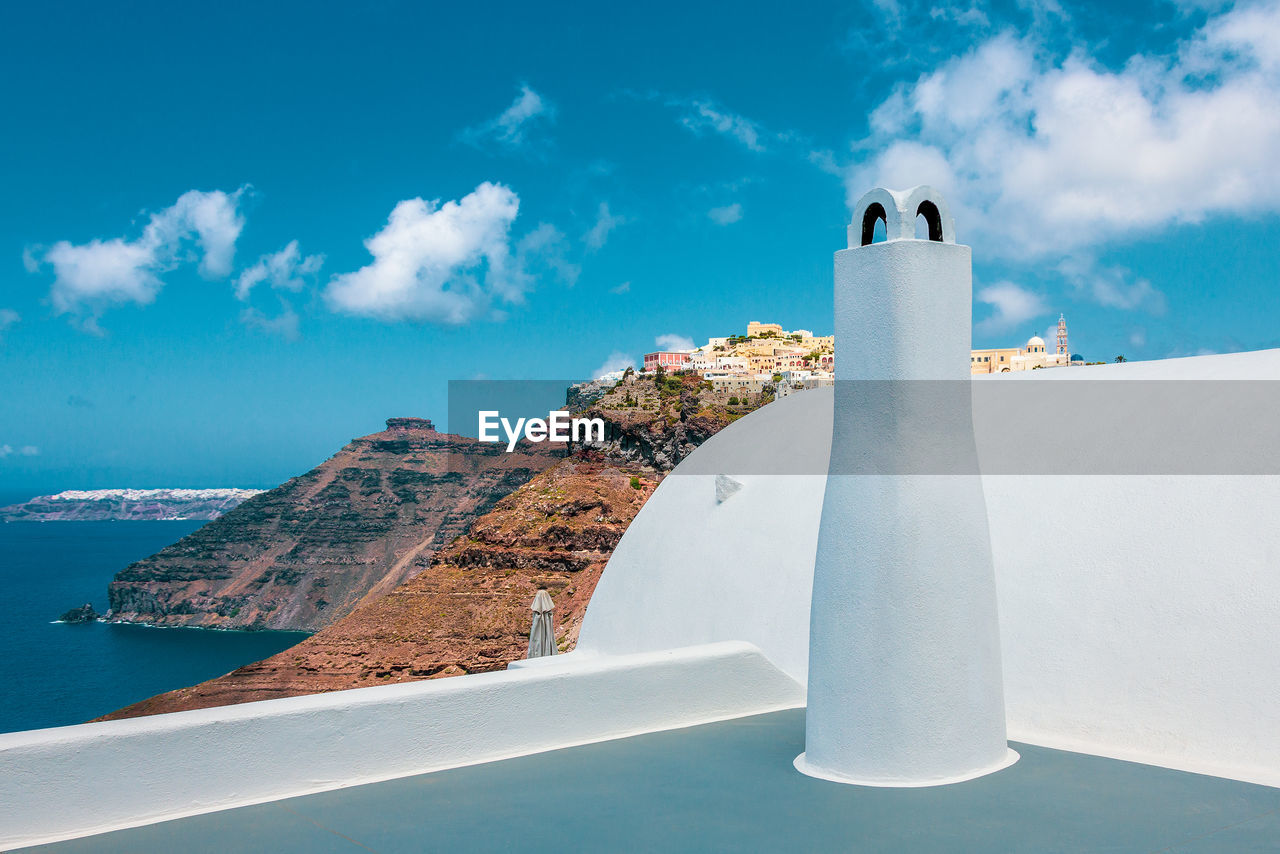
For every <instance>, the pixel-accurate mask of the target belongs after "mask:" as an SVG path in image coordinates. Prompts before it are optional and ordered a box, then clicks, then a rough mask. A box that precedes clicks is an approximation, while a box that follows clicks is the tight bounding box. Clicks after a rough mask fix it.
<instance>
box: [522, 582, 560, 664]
mask: <svg viewBox="0 0 1280 854" xmlns="http://www.w3.org/2000/svg"><path fill="white" fill-rule="evenodd" d="M530 607H531V608H532V609H533V627H532V628H531V629H529V655H528V657H529V658H541V657H542V656H544V655H555V654H556V633H555V621H554V620H553V619H552V618H551V613H552V611H553V610H554V609H555V606H554V605H553V604H551V594H549V593H547V591H545V590H539V591H538V593H537V595H536V596H534V597H533V604H532V605H531V606H530Z"/></svg>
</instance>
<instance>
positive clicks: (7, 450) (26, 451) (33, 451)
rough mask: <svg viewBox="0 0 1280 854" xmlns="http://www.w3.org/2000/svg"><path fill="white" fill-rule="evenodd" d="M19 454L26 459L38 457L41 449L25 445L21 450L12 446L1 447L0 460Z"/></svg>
mask: <svg viewBox="0 0 1280 854" xmlns="http://www.w3.org/2000/svg"><path fill="white" fill-rule="evenodd" d="M14 454H19V455H21V456H24V457H38V456H39V455H40V449H39V448H37V447H36V446H35V445H23V446H22V447H21V448H17V449H15V448H14V447H13V446H12V445H0V460H2V459H4V458H5V457H9V456H13V455H14Z"/></svg>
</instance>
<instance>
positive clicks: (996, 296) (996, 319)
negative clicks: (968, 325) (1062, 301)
mask: <svg viewBox="0 0 1280 854" xmlns="http://www.w3.org/2000/svg"><path fill="white" fill-rule="evenodd" d="M977 298H978V300H979V301H980V302H985V303H987V304H988V305H991V306H993V307H994V308H995V312H994V313H993V314H992V315H991V316H990V317H988V318H987V319H985V320H983V321H981V322H979V323H978V324H977V325H976V326H975V327H974V328H975V329H976V330H977V331H979V332H983V333H989V332H1004V331H1006V330H1009V329H1012V328H1014V327H1015V326H1019V325H1021V324H1023V323H1026V322H1027V321H1028V320H1031V319H1032V318H1034V317H1038V316H1039V315H1042V314H1044V313H1045V312H1046V311H1048V307H1047V306H1046V305H1045V302H1044V299H1043V298H1041V296H1040V295H1039V294H1036V293H1032V292H1031V291H1028V290H1026V289H1025V288H1022V287H1019V286H1018V285H1015V284H1014V283H1013V282H997V283H996V284H994V285H990V286H988V287H985V288H983V289H982V290H980V291H978V293H977Z"/></svg>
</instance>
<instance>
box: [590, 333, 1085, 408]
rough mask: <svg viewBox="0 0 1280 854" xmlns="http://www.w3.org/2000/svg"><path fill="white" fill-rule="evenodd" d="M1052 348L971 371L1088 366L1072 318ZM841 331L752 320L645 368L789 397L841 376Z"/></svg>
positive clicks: (1024, 350)
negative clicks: (1070, 331) (1074, 348)
mask: <svg viewBox="0 0 1280 854" xmlns="http://www.w3.org/2000/svg"><path fill="white" fill-rule="evenodd" d="M1055 332H1056V336H1055V337H1056V339H1057V340H1056V342H1055V346H1054V347H1053V349H1052V351H1050V350H1049V348H1048V346H1047V345H1046V344H1045V341H1044V339H1043V338H1041V337H1040V336H1038V335H1033V336H1032V337H1031V338H1030V339H1028V341H1027V343H1026V344H1025V345H1023V346H1021V347H997V348H991V349H982V350H973V351H971V352H970V354H969V367H970V373H973V374H994V373H1009V372H1011V371H1030V370H1037V369H1040V368H1058V367H1069V366H1071V365H1082V364H1084V360H1083V359H1082V358H1081V357H1080V356H1073V355H1070V350H1069V345H1068V343H1067V321H1066V318H1065V317H1064V316H1061V315H1060V316H1059V317H1058V324H1057V328H1056V330H1055ZM835 341H836V339H835V336H834V335H821V336H819V335H814V334H813V333H812V332H811V331H809V330H808V329H795V330H791V331H787V330H785V329H783V328H782V325H781V324H778V323H761V322H759V321H756V320H753V321H751V322H750V323H748V324H747V332H746V334H745V335H729V336H726V337H723V338H709V339H708V340H707V343H705V344H703V345H702V346H701V347H695V348H693V349H689V350H657V351H654V352H652V353H645V355H644V364H643V367H642V373H647V374H651V373H657V372H663V373H694V374H697V375H698V376H700V377H702V379H703V381H705V382H707V383H710V388H711V389H713V390H715V391H731V392H737V393H740V394H744V395H752V394H761V393H765V392H772V393H773V394H774V395H775V396H777V397H784V396H786V395H787V394H790V393H792V392H795V391H801V390H804V389H807V388H817V387H819V386H826V385H831V384H832V383H833V382H834V381H835V360H836V357H835ZM629 370H631V369H624V370H618V371H612V372H610V373H607V374H604V375H603V376H600V377H598V378H597V379H596V382H598V383H600V384H602V385H604V384H607V383H616V382H617V381H619V380H621V379H623V377H624V376H625V375H626V374H627V371H629Z"/></svg>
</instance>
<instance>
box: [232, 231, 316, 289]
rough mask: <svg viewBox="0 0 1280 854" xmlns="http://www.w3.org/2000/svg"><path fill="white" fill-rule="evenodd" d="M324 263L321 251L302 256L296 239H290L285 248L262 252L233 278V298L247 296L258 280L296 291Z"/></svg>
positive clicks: (274, 286)
mask: <svg viewBox="0 0 1280 854" xmlns="http://www.w3.org/2000/svg"><path fill="white" fill-rule="evenodd" d="M323 263H324V256H323V255H308V256H306V257H305V258H304V257H303V256H302V253H301V252H300V251H299V250H298V241H296V240H291V241H289V244H288V245H287V246H285V248H283V249H281V250H280V251H279V252H275V253H272V254H270V255H263V256H262V257H261V258H259V259H258V262H257V263H256V264H254V265H253V266H252V267H249V268H247V269H246V270H245V271H244V272H242V273H241V274H240V276H239V278H237V279H236V299H238V300H247V299H248V298H249V293H250V292H251V291H252V290H253V287H254V286H255V285H257V284H260V283H262V282H268V283H270V285H271V287H273V288H279V289H281V290H286V291H300V290H302V288H303V287H304V286H305V285H306V279H307V278H308V277H309V276H313V275H315V273H316V272H317V271H318V270H319V269H320V265H321V264H323Z"/></svg>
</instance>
